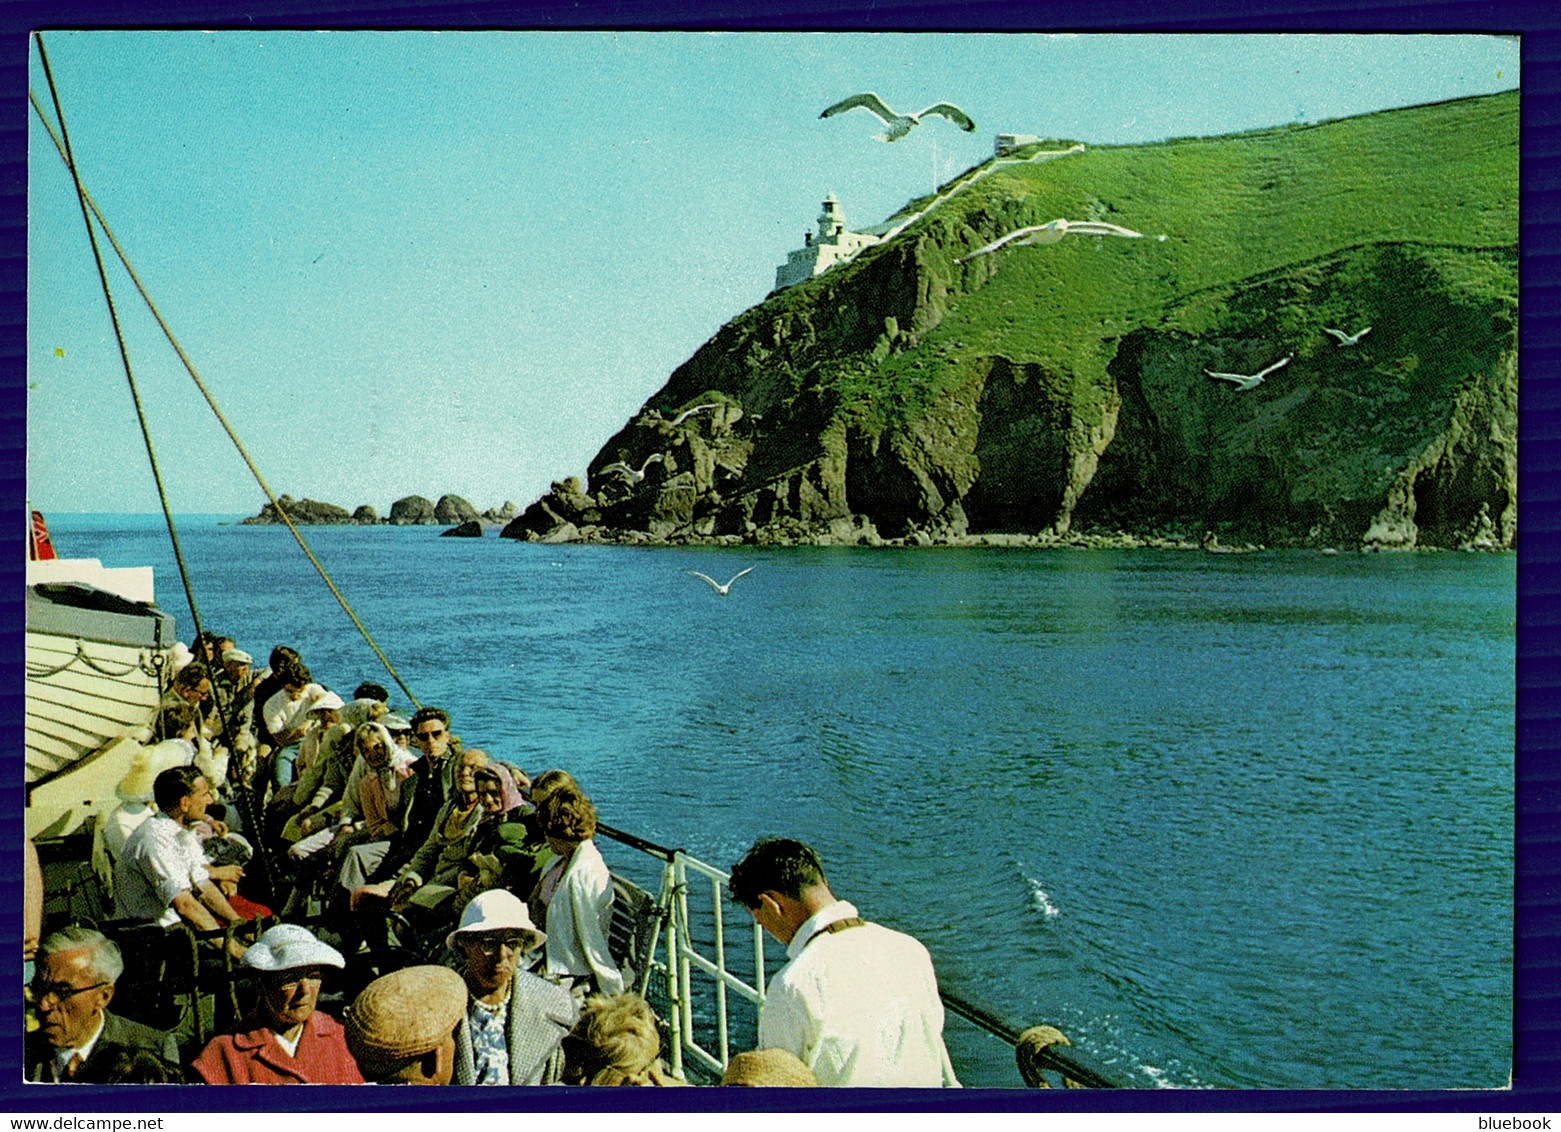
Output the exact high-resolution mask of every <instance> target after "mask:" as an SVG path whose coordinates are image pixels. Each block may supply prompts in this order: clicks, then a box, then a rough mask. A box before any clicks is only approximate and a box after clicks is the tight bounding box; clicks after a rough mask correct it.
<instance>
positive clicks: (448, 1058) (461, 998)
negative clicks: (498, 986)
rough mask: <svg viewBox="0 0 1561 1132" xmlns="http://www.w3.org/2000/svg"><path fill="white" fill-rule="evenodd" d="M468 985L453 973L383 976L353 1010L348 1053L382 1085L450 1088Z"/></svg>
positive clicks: (420, 970)
mask: <svg viewBox="0 0 1561 1132" xmlns="http://www.w3.org/2000/svg"><path fill="white" fill-rule="evenodd" d="M465 1016H466V983H465V982H464V981H462V979H461V976H459V975H457V974H456V973H455V972H454V971H452V970H450V968H448V967H435V966H422V967H403V968H401V970H399V971H393V972H391V973H390V974H388V975H381V976H380V977H379V978H377V979H375V980H374V981H373V982H372V983H370V984H369V985H368V986H366V987H364V988H363V991H362V993H361V994H359V995H358V997H357V999H356V1000H354V1002H353V1004H352V1005H351V1006H350V1007H348V1008H347V1048H348V1049H350V1050H351V1051H352V1056H353V1057H354V1058H356V1059H357V1062H358V1068H359V1070H361V1071H362V1073H363V1076H364V1077H366V1078H367V1079H368V1080H369V1081H370V1082H371V1083H373V1084H376V1085H448V1084H449V1083H450V1077H451V1075H452V1074H453V1073H454V1072H455V1028H456V1027H457V1026H458V1025H460V1023H461V1019H463V1018H464V1017H465Z"/></svg>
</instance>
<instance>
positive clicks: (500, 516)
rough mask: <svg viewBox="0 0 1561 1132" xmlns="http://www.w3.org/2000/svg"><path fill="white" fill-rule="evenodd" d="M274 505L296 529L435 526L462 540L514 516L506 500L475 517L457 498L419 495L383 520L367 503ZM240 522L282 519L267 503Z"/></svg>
mask: <svg viewBox="0 0 1561 1132" xmlns="http://www.w3.org/2000/svg"><path fill="white" fill-rule="evenodd" d="M277 503H278V504H280V505H281V507H282V508H283V509H284V510H285V511H286V512H287V516H288V518H290V519H291V520H292V521H293V523H294V524H295V525H298V526H319V525H326V524H341V525H357V526H373V525H375V524H381V523H384V524H391V525H394V526H409V525H421V526H436V525H438V526H447V527H455V528H458V529H459V532H460V534H461V535H462V536H468V537H469V536H470V534H471V528H472V527H473V526H475V528H476V534H477V536H479V537H480V536H481V534H482V528H483V527H484V526H502V525H504V524H505V523H507V522H509V521H510V520H511V519H512V518H514V516H515V504H514V503H513V502H510V501H509V500H506V501H505V502H504V504H503V506H501V507H490V508H489V509H488V510H487V511H483V512H481V513H479V512H478V511H477V509H476V508H475V507H473V506H472V505H471V504H470V503H468V502H467V501H466V500H465V499H462V498H461V497H460V496H459V495H441V496H440V497H439V502H438V503H434V502H432V501H431V500H428V499H426V498H424V497H423V496H421V495H408V496H406V497H405V498H402V499H398V500H396V501H395V502H394V503H392V504H391V505H390V513H389V514H388V515H387V516H386V517H385V518H383V519H382V518H380V516H379V512H378V511H376V510H375V509H374V507H373V505H372V504H368V503H364V504H360V505H359V506H358V507H357V508H355V509H354V510H352V511H350V512H349V511H348V510H347V509H346V508H345V507H338V506H337V505H336V504H334V503H322V502H320V501H319V500H315V499H294V498H293V497H292V496H290V495H281V496H278V497H277ZM241 522H243V523H245V524H251V525H257V526H264V525H267V524H272V523H276V524H280V523H281V522H282V519H281V517H280V516H279V515H278V514H277V509H276V507H274V506H272V505H271V504H270V503H267V504H266V505H265V506H264V507H262V508H261V509H260V513H259V514H258V515H253V516H251V517H250V518H248V519H243V520H241ZM452 533H454V532H452Z"/></svg>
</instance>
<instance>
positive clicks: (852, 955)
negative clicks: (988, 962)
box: [759, 900, 959, 1088]
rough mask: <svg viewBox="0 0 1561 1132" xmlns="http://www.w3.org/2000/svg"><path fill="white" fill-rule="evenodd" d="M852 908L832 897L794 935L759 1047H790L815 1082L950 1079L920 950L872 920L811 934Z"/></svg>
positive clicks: (763, 1018)
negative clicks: (824, 906)
mask: <svg viewBox="0 0 1561 1132" xmlns="http://www.w3.org/2000/svg"><path fill="white" fill-rule="evenodd" d="M856 915H857V910H856V907H855V906H854V905H852V904H849V903H847V902H846V901H844V900H837V901H835V903H833V904H831V905H829V906H828V907H826V908H823V909H820V910H819V911H818V912H816V913H814V914H813V915H812V916H811V917H809V918H808V919H807V920H806V921H804V922H803V924H802V926H801V927H799V928H798V929H797V933H796V934H795V935H794V936H792V937H791V942H790V943H789V944H788V945H787V946H786V954H787V956H789V957H790V960H791V961H790V962H789V963H787V964H786V966H784V967H782V968H781V969H780V971H779V972H777V974H776V976H775V978H774V980H773V981H772V982H771V983H770V986H769V988H768V993H767V995H766V997H765V1000H764V1005H763V1007H761V1008H760V1011H759V1047H760V1048H761V1049H763V1048H771V1047H774V1048H779V1049H785V1050H790V1051H791V1052H792V1053H794V1054H796V1055H797V1056H798V1057H799V1058H801V1059H802V1061H803V1063H804V1064H805V1065H807V1067H808V1068H809V1069H811V1070H813V1074H814V1076H816V1077H817V1078H818V1083H819V1084H820V1085H834V1086H856V1087H864V1086H877V1087H890V1088H938V1087H939V1086H945V1085H947V1086H957V1085H958V1084H959V1081H958V1080H956V1079H955V1077H954V1068H953V1066H952V1065H950V1063H949V1055H948V1050H947V1049H946V1048H945V1047H944V1045H943V1000H942V999H940V998H939V997H938V979H937V975H936V974H935V973H934V971H933V969H932V957H931V956H930V955H928V954H927V949H926V948H925V947H923V946H922V945H921V944H920V943H918V942H917V941H916V940H914V939H912V938H911V937H910V936H908V935H904V934H903V933H901V932H896V931H891V930H890V929H888V928H886V927H883V926H881V925H879V924H862V925H860V926H857V927H851V928H846V929H843V930H841V931H838V932H832V933H825V934H823V935H817V938H814V937H815V935H816V933H818V932H819V931H820V930H821V929H823V928H825V927H828V926H829V925H830V924H833V923H835V922H837V921H839V920H846V919H850V918H852V917H854V916H856Z"/></svg>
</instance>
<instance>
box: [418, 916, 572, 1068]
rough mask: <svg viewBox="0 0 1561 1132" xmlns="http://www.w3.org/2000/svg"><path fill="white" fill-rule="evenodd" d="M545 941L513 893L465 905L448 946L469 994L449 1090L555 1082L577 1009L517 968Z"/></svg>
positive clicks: (556, 989) (558, 989)
mask: <svg viewBox="0 0 1561 1132" xmlns="http://www.w3.org/2000/svg"><path fill="white" fill-rule="evenodd" d="M546 938H547V937H546V936H544V935H543V934H542V933H541V932H540V931H538V930H537V926H536V925H535V924H534V923H532V922H531V915H530V913H529V912H527V911H526V905H525V903H524V902H523V901H521V899H520V898H519V897H517V896H516V895H515V894H514V893H512V892H506V891H505V890H504V889H502V888H495V889H490V890H489V891H487V892H484V893H482V894H481V895H479V896H477V897H475V898H473V899H472V901H471V903H469V904H467V905H466V910H465V911H464V912H462V913H461V926H460V927H458V928H456V929H455V931H453V932H451V933H450V935H449V937H448V938H447V939H446V941H445V942H446V943H448V944H449V946H450V949H451V950H452V951H453V952H455V955H456V969H457V971H459V973H460V975H461V977H462V978H464V979H465V980H466V990H467V992H468V993H469V995H470V1001H469V1002H468V1003H467V1007H466V1014H465V1016H464V1017H463V1018H462V1019H461V1022H460V1025H459V1026H457V1027H456V1031H455V1075H454V1077H453V1078H452V1081H453V1083H454V1084H457V1085H555V1084H557V1083H558V1081H559V1079H560V1077H561V1075H562V1073H563V1069H564V1054H563V1049H562V1042H563V1040H564V1035H565V1034H567V1033H569V1031H570V1029H571V1028H572V1027H573V1026H574V1024H575V1020H576V1018H578V1017H579V1010H578V1008H577V1006H576V1005H575V1000H574V996H573V995H571V994H570V993H569V992H568V991H567V990H565V989H564V988H562V987H559V986H555V985H554V984H552V983H550V982H548V981H547V980H546V979H542V978H539V977H538V976H536V975H533V974H532V973H531V972H530V971H526V970H522V969H520V968H521V967H522V965H523V958H524V956H525V954H526V953H527V952H529V951H534V950H536V949H537V948H538V947H540V946H542V943H543V942H544V941H545V940H546Z"/></svg>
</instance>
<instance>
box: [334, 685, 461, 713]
mask: <svg viewBox="0 0 1561 1132" xmlns="http://www.w3.org/2000/svg"><path fill="white" fill-rule="evenodd" d="M352 698H353V699H355V700H378V701H379V702H380V703H382V704H386V703H389V702H390V693H389V692H388V691H386V690H385V686H384V685H383V684H375V683H373V682H372V681H369V680H365V681H364V682H363V683H361V684H359V685H358V686H357V687H356V688H355V689H353V693H352ZM447 722H448V721H447Z"/></svg>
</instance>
